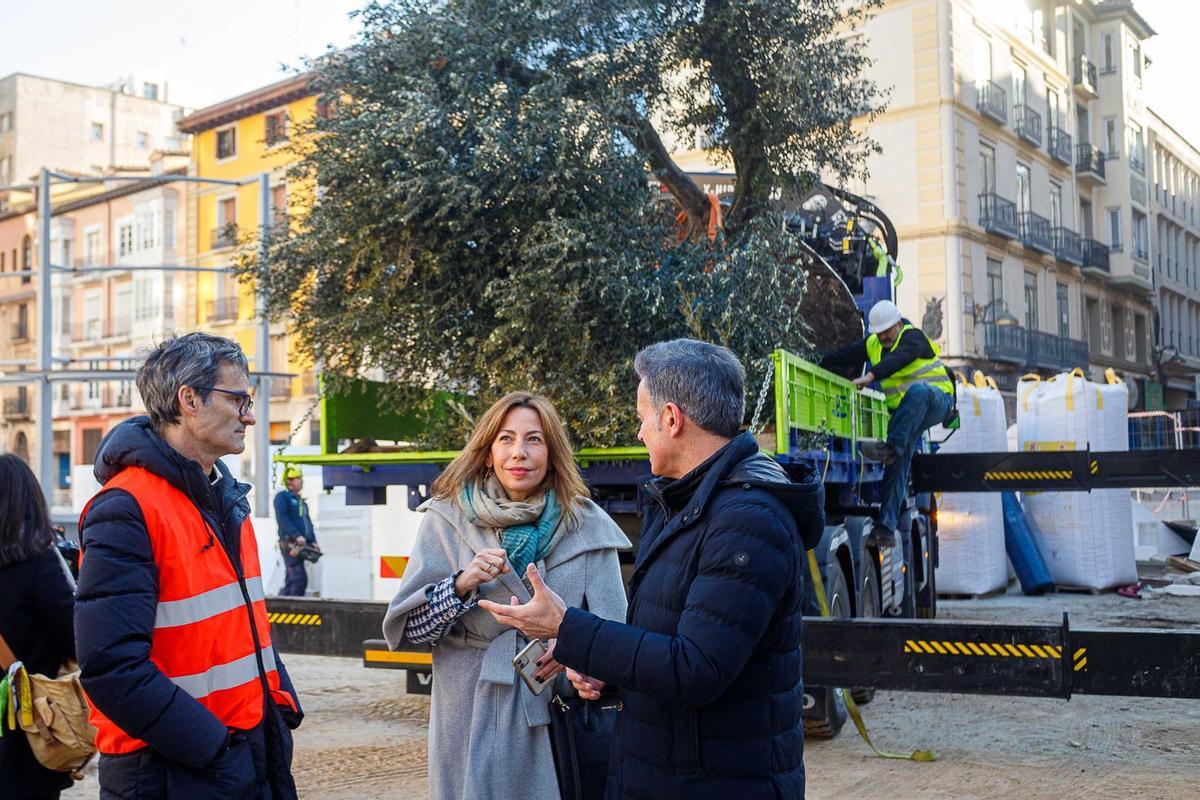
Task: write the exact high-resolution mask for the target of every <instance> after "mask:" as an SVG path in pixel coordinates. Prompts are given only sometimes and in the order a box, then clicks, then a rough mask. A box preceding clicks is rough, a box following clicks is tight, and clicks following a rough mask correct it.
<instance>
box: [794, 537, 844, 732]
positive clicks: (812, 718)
mask: <svg viewBox="0 0 1200 800" xmlns="http://www.w3.org/2000/svg"><path fill="white" fill-rule="evenodd" d="M825 597H826V599H828V601H829V616H830V617H832V618H834V619H848V618H849V617H850V609H851V608H852V606H851V604H850V586H849V585H848V584H847V583H846V575H845V573H843V572H842V565H841V564H839V563H838V561H837V559H836V558H833V557H832V556H831V557H830V559H829V566H828V568H827V569H826V576H825ZM811 694H812V696H813V699H814V700H815V701H816V704H815V705H814V707H813V708H811V709H809V710H807V711H805V712H804V735H805V736H811V737H813V738H815V739H832V738H833V737H835V736H837V735H838V733H839V732H840V731H841V730H842V726H843V725H845V724H846V703H845V701H843V700H842V698H841V695H840V694H839V693H838V692H837V691H835V690H834V689H830V688H826V687H823V686H822V687H818V688H817V690H816V691H814V692H812V693H811Z"/></svg>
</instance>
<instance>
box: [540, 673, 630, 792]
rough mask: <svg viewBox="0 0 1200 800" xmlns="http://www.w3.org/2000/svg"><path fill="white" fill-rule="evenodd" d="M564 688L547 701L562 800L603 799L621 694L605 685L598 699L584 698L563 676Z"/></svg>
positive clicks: (551, 744) (551, 742)
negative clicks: (564, 689) (548, 702)
mask: <svg viewBox="0 0 1200 800" xmlns="http://www.w3.org/2000/svg"><path fill="white" fill-rule="evenodd" d="M564 684H565V685H566V687H567V689H566V691H558V690H556V691H555V692H554V697H553V699H551V701H550V747H551V749H552V750H553V752H554V768H555V770H556V771H557V773H558V791H559V794H561V795H562V800H602V798H603V797H604V787H605V784H606V783H607V782H608V761H609V755H610V753H611V752H612V745H613V733H614V731H615V730H616V727H617V712H619V711H620V710H621V698H620V697H619V696H618V695H617V691H616V689H607V688H606V689H605V691H604V692H603V693H602V694H601V695H600V698H599V699H598V700H584V699H583V698H581V697H579V695H578V694H576V693H575V690H574V688H573V687H571V685H570V684H569V683H566V681H565V679H564V680H563V681H561V682H560V685H564Z"/></svg>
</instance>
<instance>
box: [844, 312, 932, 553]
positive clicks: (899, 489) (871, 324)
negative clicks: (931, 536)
mask: <svg viewBox="0 0 1200 800" xmlns="http://www.w3.org/2000/svg"><path fill="white" fill-rule="evenodd" d="M940 356H941V354H940V352H939V351H938V347H937V345H936V344H934V343H933V342H932V341H931V340H930V338H929V337H928V336H926V335H925V333H924V332H923V331H922V330H921V329H920V328H917V327H914V326H913V324H912V323H911V322H909V321H908V320H906V319H904V317H903V316H902V315H901V314H900V309H899V308H897V307H896V304H895V303H893V302H892V301H891V300H880V301H879V302H878V303H876V304H875V305H874V306H872V307H871V312H870V314H869V315H868V336H867V338H865V339H863V340H862V341H861V342H855V343H853V344H850V345H847V346H845V347H841V348H838V349H836V350H830V351H828V352H826V353H823V354H822V355H821V360H820V365H821V366H822V367H825V368H827V369H836V368H838V367H854V368H855V369H862V368H863V366H864V365H865V366H866V367H867V372H866V373H864V374H863V375H862V376H861V377H859V378H855V379H854V385H855V386H870V385H871V384H873V383H878V384H879V387H880V388H881V389H882V390H883V394H884V399H885V401H886V403H887V407H888V410H890V411H891V419H890V420H889V421H888V435H887V441H886V442H884V443H876V442H864V443H863V444H862V451H863V453H865V454H866V455H867V456H868V457H870V458H873V459H875V460H877V461H881V462H883V464H884V470H883V482H882V485H881V487H880V493H881V495H882V497H881V499H880V503H879V519H878V521H877V524H876V525H875V527H874V529H873V531H872V536H874V537H875V539H876V540H877V541H879V542H880V543H881V544H884V545H887V546H895V545H896V535H895V532H896V524H897V522H898V521H899V519H900V509H901V507H902V506H903V505H904V498H905V497H907V496H908V473H909V470H910V469H911V466H912V457H913V454H914V453H915V452H916V450H917V446H918V445H919V444H920V442H921V435H922V434H924V433H925V431H927V430H929V429H930V428H932V427H933V426H934V425H938V424H940V423H943V422H948V421H949V420H950V418H951V415H952V413H953V412H954V409H955V403H954V380H953V378H952V377H951V376H950V371H949V370H948V369H946V367H945V366H944V365H943V364H942V361H941V357H940Z"/></svg>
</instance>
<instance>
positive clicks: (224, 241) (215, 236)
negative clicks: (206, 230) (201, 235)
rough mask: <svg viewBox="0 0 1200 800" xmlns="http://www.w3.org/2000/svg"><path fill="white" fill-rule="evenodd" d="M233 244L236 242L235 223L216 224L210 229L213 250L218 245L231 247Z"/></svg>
mask: <svg viewBox="0 0 1200 800" xmlns="http://www.w3.org/2000/svg"><path fill="white" fill-rule="evenodd" d="M235 244H237V225H234V224H232V223H230V224H227V225H218V226H217V227H215V228H213V229H212V249H213V250H216V249H217V248H219V247H233V246H234V245H235Z"/></svg>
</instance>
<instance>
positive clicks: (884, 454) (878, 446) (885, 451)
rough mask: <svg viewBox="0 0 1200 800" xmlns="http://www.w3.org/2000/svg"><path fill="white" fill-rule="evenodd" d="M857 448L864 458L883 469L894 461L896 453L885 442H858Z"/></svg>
mask: <svg viewBox="0 0 1200 800" xmlns="http://www.w3.org/2000/svg"><path fill="white" fill-rule="evenodd" d="M858 447H859V449H860V450H862V454H863V455H864V456H866V457H867V458H869V459H871V460H872V461H878V462H879V463H881V464H883V465H884V466H885V467H886V466H887V465H888V464H891V463H892V462H894V461H895V460H896V456H897V453H896V451H895V450H893V449H892V446H891V445H890V444H888V443H887V442H859V444H858Z"/></svg>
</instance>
